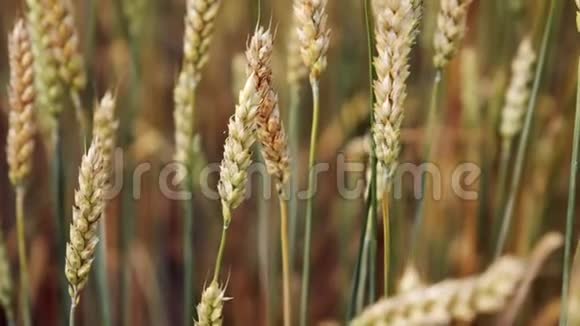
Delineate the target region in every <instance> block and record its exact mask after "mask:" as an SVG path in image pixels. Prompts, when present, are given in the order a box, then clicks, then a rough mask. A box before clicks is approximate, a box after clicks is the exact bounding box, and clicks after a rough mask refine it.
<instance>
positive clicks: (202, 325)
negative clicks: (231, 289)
mask: <svg viewBox="0 0 580 326" xmlns="http://www.w3.org/2000/svg"><path fill="white" fill-rule="evenodd" d="M228 300H230V298H227V297H226V296H225V289H222V288H220V286H219V284H218V283H217V282H215V281H214V282H211V284H210V285H209V286H208V287H206V288H205V290H204V291H203V294H202V295H201V302H200V303H199V304H198V305H197V318H198V320H197V321H196V322H195V325H196V326H221V325H222V322H223V306H224V302H225V301H228Z"/></svg>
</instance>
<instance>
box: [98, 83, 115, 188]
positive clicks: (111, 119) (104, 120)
mask: <svg viewBox="0 0 580 326" xmlns="http://www.w3.org/2000/svg"><path fill="white" fill-rule="evenodd" d="M115 101H116V99H115V97H114V96H113V94H112V93H111V92H107V93H106V94H105V95H104V96H103V98H102V99H101V101H100V102H99V104H98V105H97V106H96V108H95V112H94V115H93V138H98V139H99V140H100V146H101V154H102V157H103V171H104V173H105V174H106V175H107V176H106V179H107V182H109V181H110V178H111V174H112V172H113V155H114V151H115V146H116V144H117V139H116V134H117V130H118V129H119V120H118V119H117V118H116V117H115Z"/></svg>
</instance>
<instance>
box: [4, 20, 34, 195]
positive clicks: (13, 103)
mask: <svg viewBox="0 0 580 326" xmlns="http://www.w3.org/2000/svg"><path fill="white" fill-rule="evenodd" d="M8 52H9V57H10V86H9V88H8V95H9V101H10V107H11V110H10V118H9V120H10V121H9V129H8V136H7V140H6V157H7V160H8V166H9V176H10V181H11V182H12V184H13V185H14V186H15V187H19V186H23V185H24V184H25V183H26V182H27V181H28V179H29V176H30V172H31V170H32V162H33V161H32V160H33V157H32V156H33V154H34V135H35V133H36V129H37V127H36V119H35V108H34V101H35V97H36V93H35V89H34V59H33V55H32V45H31V43H30V37H29V34H28V29H27V27H26V23H25V22H24V20H22V19H20V20H18V21H17V22H16V25H15V26H14V29H13V30H12V33H11V34H10V36H9V40H8Z"/></svg>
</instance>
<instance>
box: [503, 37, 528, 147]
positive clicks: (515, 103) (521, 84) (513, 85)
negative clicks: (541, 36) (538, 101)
mask: <svg viewBox="0 0 580 326" xmlns="http://www.w3.org/2000/svg"><path fill="white" fill-rule="evenodd" d="M535 60H536V55H535V53H534V49H533V48H532V41H531V39H530V38H529V37H527V38H525V39H524V40H523V41H522V42H521V43H520V46H519V48H518V52H517V54H516V57H515V58H514V61H513V63H512V78H511V81H510V85H509V87H508V90H507V94H506V99H505V105H504V107H503V110H502V115H501V124H500V128H499V133H500V135H501V136H502V138H504V139H506V140H511V139H513V137H515V136H516V135H517V134H518V133H519V132H520V131H521V129H522V125H523V117H524V113H525V110H526V106H527V104H528V100H529V97H530V83H531V81H532V78H533V74H534V71H533V66H534V62H535Z"/></svg>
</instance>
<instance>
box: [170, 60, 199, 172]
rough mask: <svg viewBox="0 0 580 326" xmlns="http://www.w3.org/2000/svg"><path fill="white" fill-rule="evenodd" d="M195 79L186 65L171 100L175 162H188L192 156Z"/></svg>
mask: <svg viewBox="0 0 580 326" xmlns="http://www.w3.org/2000/svg"><path fill="white" fill-rule="evenodd" d="M194 92H195V80H194V79H193V71H192V69H191V67H189V66H187V67H184V69H183V70H182V71H181V73H180V74H179V77H178V79H177V83H176V85H175V89H174V91H173V100H174V102H175V109H174V111H173V120H174V121H175V156H174V159H175V160H176V161H177V162H180V163H183V164H189V163H190V162H191V159H192V158H193V156H194V155H193V136H194V134H195V128H194V123H193V122H194V114H195V110H194V103H193V101H195V98H194V96H193V94H194Z"/></svg>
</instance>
